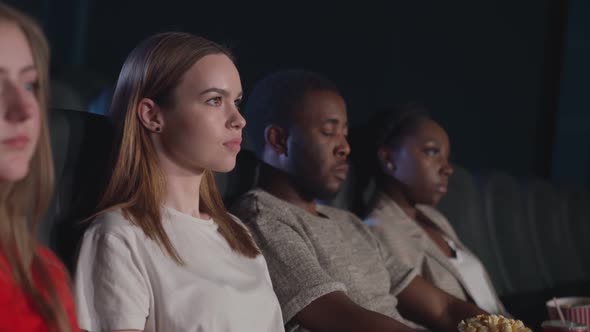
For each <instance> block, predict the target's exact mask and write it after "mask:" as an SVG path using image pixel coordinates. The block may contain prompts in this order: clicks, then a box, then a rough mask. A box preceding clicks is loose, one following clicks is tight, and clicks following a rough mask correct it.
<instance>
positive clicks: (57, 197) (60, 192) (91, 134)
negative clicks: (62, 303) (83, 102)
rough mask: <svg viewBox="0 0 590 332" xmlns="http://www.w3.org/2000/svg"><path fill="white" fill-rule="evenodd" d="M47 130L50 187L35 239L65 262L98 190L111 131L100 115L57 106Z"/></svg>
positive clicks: (71, 255) (94, 203)
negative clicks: (52, 171)
mask: <svg viewBox="0 0 590 332" xmlns="http://www.w3.org/2000/svg"><path fill="white" fill-rule="evenodd" d="M49 130H50V136H51V147H52V150H53V157H54V167H55V191H54V197H53V200H52V203H51V206H50V208H49V211H48V213H47V215H46V217H45V220H44V222H43V224H42V225H41V228H40V233H41V234H40V238H41V241H42V242H44V243H45V244H46V245H48V246H49V247H50V248H52V249H53V250H54V251H55V252H56V253H57V254H58V255H59V256H60V258H62V260H64V262H65V263H66V265H68V266H71V265H70V263H71V262H72V259H73V255H74V253H75V249H76V246H77V244H78V239H79V236H80V235H81V234H82V232H83V227H82V224H81V223H80V222H81V221H82V220H83V219H84V218H86V217H88V216H89V215H90V214H91V213H92V212H94V209H95V207H96V204H97V201H98V198H99V195H100V194H101V191H102V190H103V189H104V184H105V181H106V177H107V175H108V172H107V164H108V160H109V157H110V151H111V147H112V136H113V135H112V133H113V132H112V127H111V124H110V121H109V120H108V118H106V117H104V116H100V115H96V114H91V113H86V112H79V111H72V110H63V109H53V110H51V111H50V113H49Z"/></svg>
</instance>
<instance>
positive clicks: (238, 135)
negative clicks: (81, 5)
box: [75, 32, 283, 332]
mask: <svg viewBox="0 0 590 332" xmlns="http://www.w3.org/2000/svg"><path fill="white" fill-rule="evenodd" d="M241 98H242V86H241V82H240V76H239V73H238V71H237V69H236V67H235V65H234V63H233V61H232V58H231V56H230V54H229V52H228V51H227V50H226V49H225V48H223V47H221V46H219V45H217V44H215V43H213V42H211V41H209V40H206V39H204V38H201V37H197V36H194V35H191V34H188V33H178V32H170V33H162V34H157V35H154V36H152V37H150V38H148V39H147V40H145V41H144V42H142V43H141V44H140V45H139V46H137V47H136V48H135V49H134V50H133V51H132V52H131V54H130V55H129V56H128V58H127V60H126V61H125V63H124V65H123V68H122V70H121V73H120V76H119V80H118V82H117V87H116V89H115V93H114V97H113V102H112V105H111V111H110V113H111V116H112V118H113V120H114V124H115V135H116V136H115V144H116V146H115V149H114V150H113V152H114V158H113V165H112V176H111V179H110V182H109V184H108V185H107V187H106V190H105V193H104V195H103V197H102V200H101V202H100V203H99V206H98V211H99V212H98V214H97V217H96V218H95V220H94V221H93V223H92V225H91V226H90V228H89V229H88V230H87V231H86V233H85V235H84V238H83V240H82V246H81V249H80V255H79V258H78V266H77V272H76V278H75V279H76V280H75V284H76V302H77V309H78V318H79V320H80V325H81V328H82V329H85V330H89V331H113V330H132V331H257V332H258V331H282V330H283V323H282V318H281V312H280V307H279V304H278V301H277V299H276V296H275V294H274V292H273V289H272V285H271V282H270V277H269V275H268V271H267V267H266V262H265V261H264V258H263V257H262V255H261V254H260V253H259V250H258V248H257V247H256V245H255V243H254V241H253V240H252V238H251V237H250V234H249V233H248V231H247V229H246V228H245V227H244V226H243V225H242V224H241V222H240V221H239V220H237V219H236V218H234V217H233V216H231V215H230V214H229V213H228V212H227V211H226V209H225V207H224V205H223V202H222V200H221V197H220V195H219V193H218V191H217V189H216V186H215V181H214V177H213V172H228V171H230V170H231V169H233V167H234V166H235V163H236V155H237V153H238V152H239V150H240V143H241V140H242V129H243V128H244V126H245V120H244V118H243V117H242V116H241V114H240V112H239V110H238V106H239V103H240V101H241Z"/></svg>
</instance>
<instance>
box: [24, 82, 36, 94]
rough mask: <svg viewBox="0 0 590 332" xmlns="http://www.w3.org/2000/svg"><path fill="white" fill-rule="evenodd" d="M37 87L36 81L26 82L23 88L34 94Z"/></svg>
mask: <svg viewBox="0 0 590 332" xmlns="http://www.w3.org/2000/svg"><path fill="white" fill-rule="evenodd" d="M38 87H39V83H37V81H31V82H26V83H25V84H24V85H23V88H24V89H25V90H27V91H30V92H36V91H37V88H38Z"/></svg>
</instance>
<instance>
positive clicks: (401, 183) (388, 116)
mask: <svg viewBox="0 0 590 332" xmlns="http://www.w3.org/2000/svg"><path fill="white" fill-rule="evenodd" d="M377 119H378V121H375V123H378V125H379V126H380V128H379V129H378V130H376V133H377V138H376V143H377V144H376V147H377V152H376V153H377V167H376V168H377V174H376V183H377V191H376V194H375V197H373V199H372V203H371V204H370V207H369V215H368V217H367V219H366V220H365V222H366V224H367V225H369V226H370V228H371V229H372V230H373V232H374V234H375V235H377V237H378V238H379V239H380V240H381V242H382V243H383V244H384V245H385V246H386V247H387V248H388V249H389V250H390V251H391V254H392V255H394V256H396V257H397V258H398V259H400V260H402V261H403V262H405V263H406V264H410V265H411V266H414V267H416V268H417V269H418V271H420V273H421V275H422V276H423V277H424V278H425V279H427V280H429V281H431V282H432V283H433V284H434V285H436V286H437V287H439V288H441V289H443V290H444V291H446V292H447V293H449V294H452V295H454V296H456V297H458V298H460V299H463V300H470V301H473V302H474V303H475V304H476V305H477V306H478V307H480V308H482V309H484V310H486V311H488V312H490V313H499V314H504V315H507V313H506V311H505V309H504V307H503V306H502V303H501V302H500V300H499V298H498V295H497V294H496V291H495V289H494V287H493V285H492V283H491V281H490V278H489V276H488V273H487V272H486V270H485V267H484V266H483V265H482V263H481V262H480V260H479V259H478V258H477V257H476V256H475V255H474V254H473V253H472V252H471V251H470V250H469V249H468V248H467V247H465V246H464V245H463V244H462V243H461V241H460V240H459V238H458V237H457V234H456V233H455V231H454V229H453V227H452V226H451V225H450V224H449V222H448V221H447V220H446V218H445V217H444V216H443V215H442V214H441V213H440V212H439V211H437V210H436V209H435V208H434V205H436V204H437V203H438V202H439V200H440V199H441V198H442V197H443V196H444V195H445V194H446V192H447V186H448V180H449V177H450V176H451V175H452V174H453V168H452V166H451V164H450V162H449V155H450V143H449V137H448V135H447V133H446V131H445V130H444V129H443V128H442V127H441V126H440V125H439V124H438V123H436V122H435V121H433V120H432V118H431V117H430V116H429V114H428V112H427V111H426V110H425V109H424V107H423V106H421V105H419V104H414V103H411V104H407V105H404V106H402V107H399V108H396V109H388V110H386V111H385V112H383V113H382V114H380V115H379V116H378V118H377Z"/></svg>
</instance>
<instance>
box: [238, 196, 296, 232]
mask: <svg viewBox="0 0 590 332" xmlns="http://www.w3.org/2000/svg"><path fill="white" fill-rule="evenodd" d="M230 212H231V213H233V214H235V215H236V216H237V217H239V218H240V219H241V220H242V221H243V222H244V223H246V224H264V223H267V222H277V221H279V222H280V221H283V222H288V221H289V220H291V219H293V218H294V217H295V214H294V213H293V211H292V209H290V207H289V203H287V202H284V201H281V200H280V199H279V198H277V197H275V196H273V195H272V194H270V193H268V192H266V191H264V190H262V189H258V188H257V189H252V190H250V191H248V192H247V193H245V194H243V195H241V196H240V197H238V198H237V199H236V200H235V201H234V203H233V204H232V205H231V207H230Z"/></svg>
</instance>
